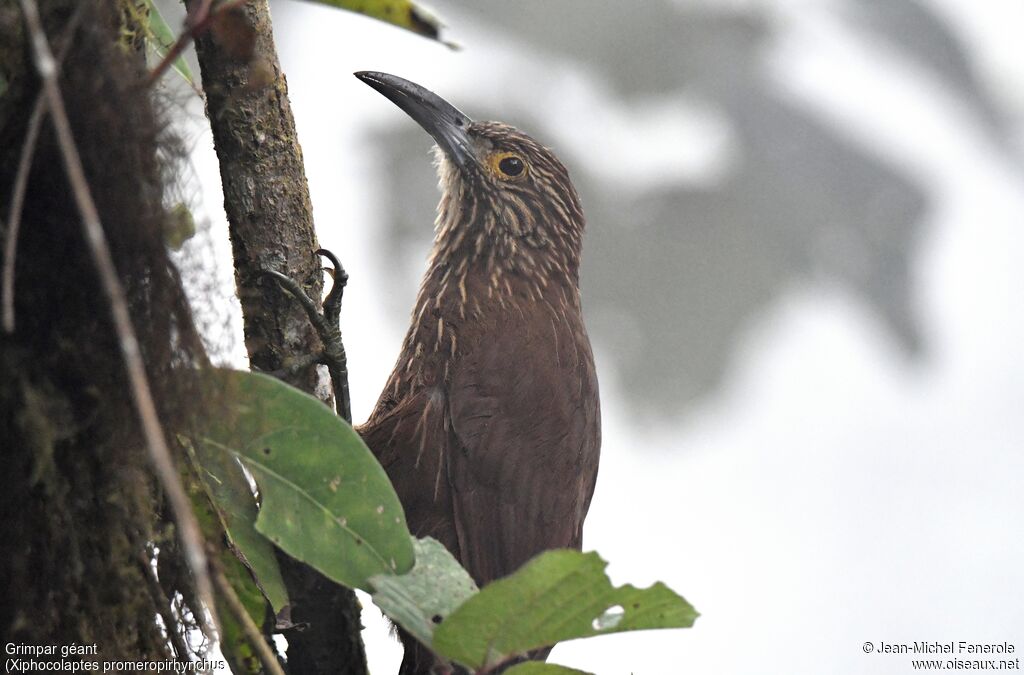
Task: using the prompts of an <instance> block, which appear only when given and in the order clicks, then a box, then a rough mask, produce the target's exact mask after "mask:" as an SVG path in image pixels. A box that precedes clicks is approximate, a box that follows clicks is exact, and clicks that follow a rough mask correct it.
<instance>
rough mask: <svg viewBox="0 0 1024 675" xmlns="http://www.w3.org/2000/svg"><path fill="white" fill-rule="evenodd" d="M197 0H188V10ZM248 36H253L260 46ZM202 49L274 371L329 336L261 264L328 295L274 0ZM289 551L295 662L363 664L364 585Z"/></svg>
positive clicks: (251, 295)
mask: <svg viewBox="0 0 1024 675" xmlns="http://www.w3.org/2000/svg"><path fill="white" fill-rule="evenodd" d="M197 4H198V2H197V1H196V0H187V2H186V6H187V7H189V9H190V10H192V9H193V8H194V7H195V6H196V5H197ZM243 11H244V15H243V14H242V12H243ZM242 16H244V23H242V27H240V26H239V24H240V22H241V17H242ZM245 24H247V26H248V27H245ZM250 28H251V34H248V35H247V31H248V30H249V29H250ZM225 31H227V32H229V33H231V34H230V35H225V34H224V32H225ZM247 38H252V39H253V41H254V46H253V50H252V54H251V55H250V54H249V53H248V49H247V45H246V44H245V43H246V42H247ZM239 43H241V44H239ZM196 51H197V54H198V56H199V64H200V67H201V69H202V77H203V88H204V90H205V91H206V95H207V115H208V116H209V118H210V125H211V127H212V129H213V139H214V146H215V148H216V151H217V156H218V158H219V160H220V169H221V180H222V182H223V186H224V207H225V211H226V212H227V217H228V227H229V233H230V236H231V244H232V251H233V253H234V264H235V283H236V286H237V289H238V296H239V298H240V299H241V303H242V314H243V319H244V324H245V344H246V349H247V350H248V353H249V359H250V363H251V365H252V367H253V368H255V369H257V370H262V371H266V372H273V371H277V370H280V369H282V368H284V367H285V366H287V365H288V363H289V362H290V361H293V360H294V359H296V358H300V357H301V356H303V355H306V354H309V353H311V352H313V351H314V350H317V349H319V348H320V344H319V340H318V338H317V337H316V334H315V333H314V331H313V330H312V328H311V326H310V324H309V321H308V320H307V318H306V316H305V315H304V314H303V312H302V310H301V308H300V307H299V305H298V304H297V303H296V302H294V301H293V300H292V299H291V298H290V297H289V296H288V295H286V294H285V293H283V292H282V291H281V290H280V289H279V288H278V287H277V285H276V282H273V281H272V280H271V279H269V278H268V277H265V276H261V272H262V271H263V270H266V269H274V270H276V271H278V272H281V273H283V274H286V275H287V276H289V277H291V278H292V279H295V280H296V281H298V282H299V283H300V284H301V285H302V286H303V287H304V288H305V289H306V291H307V293H308V294H309V295H310V297H312V298H319V297H320V294H321V292H322V279H323V274H322V272H321V263H320V261H319V259H318V258H317V256H316V255H315V253H314V251H316V249H317V248H318V245H317V240H316V233H315V232H314V230H313V217H312V208H311V206H310V200H309V190H308V187H307V185H306V177H305V173H304V168H303V164H302V151H301V149H300V147H299V142H298V139H297V137H296V133H295V122H294V119H293V117H292V112H291V107H290V105H289V102H288V95H287V85H286V83H285V78H284V74H283V73H282V72H281V67H280V64H279V62H278V59H277V53H276V50H275V47H274V39H273V33H272V30H271V21H270V11H269V7H268V5H267V2H266V0H254V1H252V2H247V3H245V5H244V10H239V13H237V14H235V15H234V16H233V17H232V18H231V20H230V21H224V22H223V24H222V26H221V28H220V30H219V31H218V30H214V31H210V32H207V33H205V34H203V35H202V36H200V37H199V39H198V40H197V43H196ZM240 52H241V53H240ZM289 383H290V384H292V385H295V386H297V387H299V388H301V389H304V390H305V391H308V392H311V393H315V391H316V389H317V387H316V385H317V373H316V371H315V369H314V368H308V369H306V370H305V371H303V372H299V373H297V374H296V375H294V376H293V377H291V379H290V382H289ZM324 398H328V397H327V396H326V395H325V396H324ZM280 558H281V563H282V572H283V573H284V578H285V583H286V585H287V587H288V592H289V595H290V598H291V617H290V618H291V621H292V622H293V623H295V624H297V625H302V624H306V627H305V629H304V630H290V631H289V632H288V633H287V638H288V644H289V648H288V669H289V671H290V672H291V673H293V674H295V675H299V674H301V675H316V674H318V673H323V674H325V675H327V674H329V675H336V674H338V673H343V674H351V675H364V674H365V673H366V656H365V653H364V649H363V643H362V638H361V636H360V629H361V624H360V621H359V604H358V601H357V600H356V597H355V594H354V593H353V592H352V591H350V590H348V589H345V588H342V587H340V586H338V585H337V584H334V583H333V582H330V581H328V580H327V579H326V578H324V577H323V576H322V575H320V574H319V573H317V572H316V571H314V570H313V569H312V568H310V567H308V566H306V565H303V564H301V563H298V562H296V561H294V560H292V559H290V558H287V556H284V555H281V556H280Z"/></svg>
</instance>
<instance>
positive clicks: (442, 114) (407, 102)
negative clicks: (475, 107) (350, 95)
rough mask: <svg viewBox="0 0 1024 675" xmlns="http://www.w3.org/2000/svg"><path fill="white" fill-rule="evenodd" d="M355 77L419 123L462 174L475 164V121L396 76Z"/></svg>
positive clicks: (366, 73)
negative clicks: (472, 126)
mask: <svg viewBox="0 0 1024 675" xmlns="http://www.w3.org/2000/svg"><path fill="white" fill-rule="evenodd" d="M355 76H356V77H358V78H359V79H360V80H362V81H363V82H365V83H366V84H368V85H370V86H371V87H373V88H374V89H376V90H377V91H379V92H380V93H382V94H384V95H385V96H387V97H388V98H389V99H391V101H392V103H394V104H395V105H397V106H398V107H399V108H401V109H402V110H404V111H405V112H406V114H407V115H409V117H411V118H413V119H414V120H416V123H417V124H419V125H420V126H421V127H423V129H424V131H426V132H427V133H428V134H430V135H431V136H433V138H434V140H435V141H437V144H438V146H440V148H441V149H442V150H444V152H445V154H446V155H448V159H450V160H451V161H452V162H454V163H455V164H456V165H457V166H458V167H459V169H461V170H462V171H463V172H465V171H466V169H467V168H468V167H469V166H470V165H472V164H474V163H476V156H475V154H474V153H473V145H472V143H471V142H470V138H469V133H468V129H469V125H470V124H471V123H472V121H473V120H471V119H469V117H467V116H466V115H465V114H463V113H462V112H461V111H460V110H459V109H458V108H456V107H455V106H453V105H452V104H451V103H449V102H448V101H446V100H444V99H443V98H441V97H440V96H438V95H437V94H435V93H434V92H432V91H430V90H429V89H426V88H424V87H421V86H420V85H418V84H416V83H415V82H410V81H409V80H405V79H402V78H401V77H398V76H396V75H389V74H388V73H378V72H374V71H370V70H364V71H360V72H358V73H355Z"/></svg>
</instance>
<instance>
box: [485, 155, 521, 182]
mask: <svg viewBox="0 0 1024 675" xmlns="http://www.w3.org/2000/svg"><path fill="white" fill-rule="evenodd" d="M491 167H493V168H492V170H493V171H494V172H495V173H496V174H498V176H499V177H501V178H519V177H520V176H522V175H523V174H524V173H525V172H526V162H524V161H523V158H522V157H520V156H519V155H516V154H513V153H511V152H503V153H500V154H498V155H495V156H494V157H493V159H491Z"/></svg>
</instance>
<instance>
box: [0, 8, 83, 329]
mask: <svg viewBox="0 0 1024 675" xmlns="http://www.w3.org/2000/svg"><path fill="white" fill-rule="evenodd" d="M84 7H85V3H81V4H79V5H78V7H77V9H76V10H75V13H74V15H72V17H71V19H70V20H69V21H68V25H67V26H66V27H65V29H64V33H63V34H62V36H61V37H62V44H61V45H60V47H59V48H58V50H57V64H56V65H57V68H58V69H59V68H60V64H61V63H62V62H63V61H64V57H65V56H67V53H68V50H69V49H70V48H71V42H72V37H73V36H74V34H75V30H77V28H78V24H79V23H80V22H81V19H82V14H83V11H82V10H83V8H84ZM46 110H47V108H46V95H45V92H44V91H42V90H40V92H39V96H37V97H36V102H35V105H34V106H33V107H32V114H31V115H30V116H29V119H28V126H27V128H26V129H25V142H24V143H22V146H21V156H20V157H19V158H18V172H17V173H16V174H15V175H14V188H13V191H12V195H11V208H10V210H9V211H8V212H7V232H6V236H5V241H4V261H3V276H2V277H0V284H2V286H3V289H2V291H0V296H2V298H0V304H2V305H3V310H2V314H3V329H4V331H6V332H7V333H13V332H14V264H15V262H16V261H17V257H18V234H19V232H20V230H21V210H22V207H23V206H24V204H25V192H26V190H27V188H28V174H29V171H30V170H31V169H32V158H33V157H34V156H35V150H36V143H37V142H38V141H39V131H40V130H41V129H42V128H43V119H44V118H45V117H46Z"/></svg>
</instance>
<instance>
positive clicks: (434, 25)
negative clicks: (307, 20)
mask: <svg viewBox="0 0 1024 675" xmlns="http://www.w3.org/2000/svg"><path fill="white" fill-rule="evenodd" d="M312 1H313V2H317V3H319V4H321V5H328V6H329V7H339V8H341V9H347V10H349V11H350V12H357V13H359V14H365V15H367V16H371V17H373V18H374V19H378V20H380V21H384V22H386V23H390V24H394V25H396V26H398V27H400V28H404V29H406V30H410V31H412V32H413V33H416V34H417V35H422V36H424V37H428V38H430V39H432V40H437V41H439V42H441V43H442V44H444V45H446V46H448V47H451V48H452V49H457V48H458V46H457V45H456V44H455V43H453V42H446V41H444V40H441V28H443V27H444V24H443V23H441V21H440V19H438V18H437V17H436V16H434V15H433V14H431V13H430V12H429V11H427V10H426V9H425V8H424V7H423V6H422V5H419V4H417V3H415V2H413V1H412V0H312Z"/></svg>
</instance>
